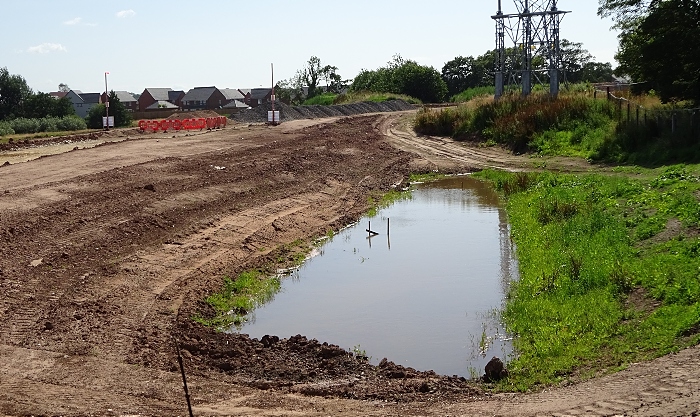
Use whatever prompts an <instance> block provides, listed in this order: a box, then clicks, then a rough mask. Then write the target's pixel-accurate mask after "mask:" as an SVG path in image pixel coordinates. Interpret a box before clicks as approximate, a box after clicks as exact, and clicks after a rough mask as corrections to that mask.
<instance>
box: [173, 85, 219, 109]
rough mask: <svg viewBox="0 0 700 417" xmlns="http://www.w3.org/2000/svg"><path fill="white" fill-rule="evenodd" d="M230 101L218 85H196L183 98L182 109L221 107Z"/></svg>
mask: <svg viewBox="0 0 700 417" xmlns="http://www.w3.org/2000/svg"><path fill="white" fill-rule="evenodd" d="M229 101H230V100H228V99H227V98H226V96H225V95H224V93H222V92H221V90H219V89H218V88H216V87H195V88H193V89H191V90H190V91H188V92H187V94H185V96H184V97H183V98H182V109H183V110H185V111H193V110H214V109H220V108H222V107H223V106H225V105H226V104H228V103H229Z"/></svg>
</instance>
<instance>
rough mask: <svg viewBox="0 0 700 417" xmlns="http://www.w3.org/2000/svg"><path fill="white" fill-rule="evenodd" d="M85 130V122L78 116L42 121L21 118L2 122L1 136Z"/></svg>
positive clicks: (50, 118) (43, 119)
mask: <svg viewBox="0 0 700 417" xmlns="http://www.w3.org/2000/svg"><path fill="white" fill-rule="evenodd" d="M85 129H87V125H86V124H85V120H83V119H81V118H80V117H78V116H64V117H42V118H40V119H26V118H24V117H20V118H17V119H12V120H9V121H4V122H0V136H7V135H14V134H28V133H30V134H31V133H40V132H61V131H74V130H85Z"/></svg>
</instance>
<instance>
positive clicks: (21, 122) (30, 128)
mask: <svg viewBox="0 0 700 417" xmlns="http://www.w3.org/2000/svg"><path fill="white" fill-rule="evenodd" d="M10 126H11V127H12V129H13V130H14V131H15V133H19V134H23V133H37V132H40V130H39V128H40V127H41V125H40V123H39V119H25V118H24V117H20V118H17V119H14V120H12V121H10Z"/></svg>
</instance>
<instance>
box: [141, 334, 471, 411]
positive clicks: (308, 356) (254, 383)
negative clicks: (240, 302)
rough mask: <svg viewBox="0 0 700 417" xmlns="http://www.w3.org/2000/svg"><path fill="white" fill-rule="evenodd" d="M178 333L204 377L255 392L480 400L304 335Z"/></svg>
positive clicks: (467, 387)
mask: <svg viewBox="0 0 700 417" xmlns="http://www.w3.org/2000/svg"><path fill="white" fill-rule="evenodd" d="M180 333H181V335H182V337H181V339H180V349H181V351H182V354H183V357H184V359H186V360H188V361H192V360H193V359H194V360H195V361H197V362H199V365H200V367H199V371H200V372H201V371H203V370H204V369H206V368H208V370H209V371H212V372H214V373H224V374H226V375H227V376H229V377H232V378H234V379H236V380H238V382H239V383H241V384H244V385H248V386H250V387H254V388H259V389H265V390H269V389H274V390H282V391H283V392H293V393H300V394H304V395H311V396H323V397H340V398H351V399H360V400H368V399H374V400H385V401H399V402H406V401H414V400H419V399H421V398H423V399H425V398H427V397H428V396H430V395H435V394H440V395H441V396H443V397H444V396H450V395H458V396H460V397H463V396H470V395H471V396H474V395H480V394H482V392H481V390H480V389H479V388H478V387H476V386H475V385H474V384H473V383H469V382H468V381H467V380H466V379H465V378H461V377H447V376H441V375H438V374H436V373H435V372H433V371H426V372H423V371H417V370H415V369H413V368H408V367H404V366H401V365H397V364H395V363H393V362H391V361H388V360H387V359H383V360H382V361H381V362H380V363H379V365H372V364H370V363H369V362H368V359H367V358H366V357H362V356H357V355H356V354H354V353H352V352H348V351H346V350H344V349H342V348H340V347H338V346H336V345H332V344H328V343H325V342H324V343H321V342H319V341H318V340H316V339H310V340H309V339H307V338H306V337H305V336H301V335H296V336H292V337H290V338H288V339H280V338H278V337H276V336H264V337H263V338H262V339H261V340H258V339H251V338H250V337H248V335H245V334H222V333H216V332H215V331H213V330H210V329H207V328H204V327H201V326H197V325H194V324H193V323H192V322H181V323H180ZM139 340H140V341H142V343H141V344H137V345H136V346H135V349H134V353H137V352H139V353H141V354H144V353H146V352H148V345H149V343H148V341H147V340H148V337H147V336H146V335H142V337H140V338H139ZM137 354H138V353H137ZM153 359H154V358H152V357H150V355H148V354H147V353H146V355H145V357H143V358H142V360H143V362H144V363H149V362H150V361H151V360H153ZM170 368H171V370H172V371H173V372H175V371H176V370H177V360H176V358H175V357H173V358H171V361H170ZM329 381H333V383H329Z"/></svg>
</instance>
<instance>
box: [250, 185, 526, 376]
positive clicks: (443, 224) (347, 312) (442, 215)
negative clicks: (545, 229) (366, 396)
mask: <svg viewBox="0 0 700 417" xmlns="http://www.w3.org/2000/svg"><path fill="white" fill-rule="evenodd" d="M369 222H371V228H372V230H374V231H376V232H378V233H379V235H377V236H375V237H372V238H368V233H367V232H366V231H365V230H366V229H367V227H368V223H369ZM387 223H388V224H389V226H390V229H389V234H388V235H387ZM508 235H509V230H508V224H507V222H506V216H505V213H504V211H503V209H502V208H501V207H500V206H499V201H498V198H497V196H496V194H495V193H494V192H493V190H491V189H490V187H489V186H488V185H486V184H485V183H482V182H480V181H477V180H474V179H472V178H470V177H467V176H463V177H454V178H450V179H447V180H443V181H439V182H435V183H430V184H422V185H418V186H416V187H415V191H414V192H413V195H412V198H411V199H410V200H407V201H400V202H397V203H395V204H394V205H392V206H391V207H389V208H387V209H384V210H382V211H381V213H380V214H379V215H378V216H376V217H374V218H371V219H363V220H362V221H360V222H359V223H358V224H357V225H355V226H353V227H351V228H348V229H346V230H344V231H342V232H341V233H339V234H337V235H336V236H335V237H333V239H332V241H330V242H328V243H326V244H324V245H323V246H322V247H321V248H320V249H319V251H320V254H319V256H316V257H314V258H313V259H311V260H310V261H308V262H307V263H306V264H305V265H304V266H303V267H302V268H301V269H300V270H299V271H297V272H296V273H294V274H292V275H291V276H289V277H287V278H286V279H284V280H283V289H282V291H281V292H280V293H279V294H278V295H277V296H276V297H275V299H274V301H273V302H271V303H269V304H268V305H266V306H263V307H261V308H259V309H258V310H256V312H255V313H254V315H253V316H252V317H251V318H250V321H249V322H248V324H246V325H245V326H244V327H243V328H242V330H241V332H242V333H247V334H249V335H250V336H251V337H256V338H261V337H262V336H264V335H266V334H270V335H278V336H280V337H289V336H292V335H296V334H302V335H305V336H307V337H309V338H316V339H318V340H320V341H327V342H329V343H334V344H337V345H340V346H342V347H344V348H346V349H352V348H354V347H356V346H359V347H358V350H363V351H366V353H367V355H368V356H371V357H372V362H374V363H377V362H378V361H380V360H381V359H382V358H384V357H386V358H388V359H389V360H392V361H394V362H396V363H397V364H401V365H404V366H410V367H412V368H415V369H419V370H429V369H432V370H434V371H435V372H438V373H440V374H445V375H460V376H464V377H467V378H469V377H472V376H474V375H475V373H483V367H484V365H485V364H486V363H487V362H488V360H489V359H491V358H492V357H493V356H499V357H501V358H504V357H506V356H509V355H510V354H511V346H510V343H509V339H508V337H507V336H506V335H505V332H504V330H503V328H502V326H501V325H500V323H499V318H498V310H499V308H500V307H501V306H502V303H503V299H504V294H505V292H506V291H507V288H508V285H509V283H510V282H511V281H512V280H514V279H516V278H517V277H516V274H517V264H516V261H515V260H514V251H513V247H512V246H511V242H510V239H509V237H508Z"/></svg>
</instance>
